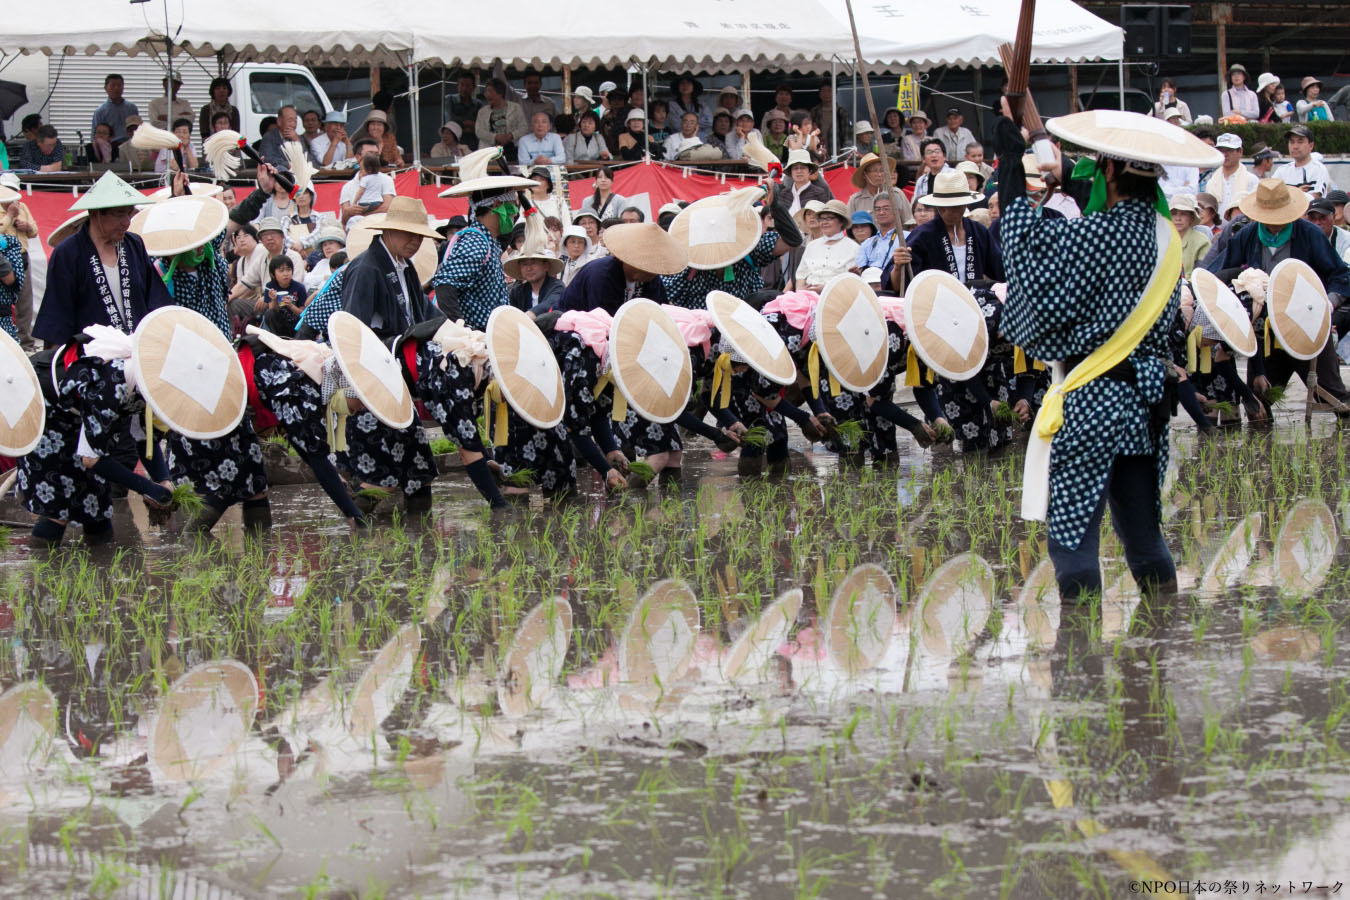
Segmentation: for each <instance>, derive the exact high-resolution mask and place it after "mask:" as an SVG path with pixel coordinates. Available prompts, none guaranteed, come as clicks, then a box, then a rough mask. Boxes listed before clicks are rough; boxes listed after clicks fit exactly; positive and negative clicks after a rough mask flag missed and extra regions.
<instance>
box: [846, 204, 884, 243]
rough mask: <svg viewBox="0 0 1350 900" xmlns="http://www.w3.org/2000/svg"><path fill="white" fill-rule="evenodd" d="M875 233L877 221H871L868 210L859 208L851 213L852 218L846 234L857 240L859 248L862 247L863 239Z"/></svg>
mask: <svg viewBox="0 0 1350 900" xmlns="http://www.w3.org/2000/svg"><path fill="white" fill-rule="evenodd" d="M876 233H877V223H876V222H874V221H872V214H871V213H870V212H866V211H864V210H861V209H860V210H858V211H857V212H855V213H854V214H853V219H852V221H851V222H850V223H849V226H848V236H849V237H851V238H853V240H854V241H856V242H857V244H858V248H859V249H862V244H863V242H864V241H866V240H867V239H868V238H872V237H875V236H876Z"/></svg>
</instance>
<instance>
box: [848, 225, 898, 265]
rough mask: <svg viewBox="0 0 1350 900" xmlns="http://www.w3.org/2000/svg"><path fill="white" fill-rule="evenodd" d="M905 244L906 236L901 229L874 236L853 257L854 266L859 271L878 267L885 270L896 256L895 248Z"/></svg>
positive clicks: (864, 242) (893, 229)
mask: <svg viewBox="0 0 1350 900" xmlns="http://www.w3.org/2000/svg"><path fill="white" fill-rule="evenodd" d="M904 242H905V236H904V235H903V234H902V233H901V232H900V229H899V228H892V229H891V230H890V231H889V232H887V233H886V234H874V235H872V236H871V237H870V238H868V239H867V240H865V241H863V242H862V246H860V247H859V248H858V253H857V255H856V256H854V257H853V265H855V266H856V267H858V268H859V269H867V268H870V267H872V266H876V267H877V268H878V269H884V268H885V267H886V262H887V260H889V259H890V258H891V257H892V256H894V255H895V248H896V247H899V246H901V245H902V244H904Z"/></svg>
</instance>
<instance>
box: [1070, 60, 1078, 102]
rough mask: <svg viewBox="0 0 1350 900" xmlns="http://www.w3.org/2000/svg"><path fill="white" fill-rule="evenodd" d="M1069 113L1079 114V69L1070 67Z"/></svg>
mask: <svg viewBox="0 0 1350 900" xmlns="http://www.w3.org/2000/svg"><path fill="white" fill-rule="evenodd" d="M1069 112H1071V113H1076V112H1078V67H1077V66H1069Z"/></svg>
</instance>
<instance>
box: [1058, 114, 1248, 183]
mask: <svg viewBox="0 0 1350 900" xmlns="http://www.w3.org/2000/svg"><path fill="white" fill-rule="evenodd" d="M1045 127H1046V130H1047V131H1049V132H1050V133H1051V134H1053V135H1055V136H1056V137H1058V138H1061V139H1062V140H1065V141H1069V142H1070V143H1073V144H1076V145H1078V146H1080V147H1086V148H1087V149H1089V150H1096V151H1097V152H1099V153H1105V154H1107V155H1108V156H1112V157H1116V158H1119V159H1127V160H1135V161H1137V162H1147V163H1159V164H1162V165H1169V166H1197V167H1199V168H1201V169H1213V168H1217V167H1218V166H1221V165H1223V154H1222V153H1220V152H1219V151H1218V150H1216V149H1215V148H1213V147H1211V146H1210V145H1209V144H1206V143H1205V142H1204V141H1202V140H1200V139H1199V138H1198V137H1196V136H1195V135H1193V134H1191V133H1190V132H1189V131H1186V130H1185V129H1184V128H1179V127H1177V126H1176V125H1171V124H1169V123H1167V122H1164V121H1162V120H1161V119H1155V118H1153V117H1152V116H1145V115H1142V114H1141V113H1132V112H1124V111H1122V110H1117V109H1093V110H1088V111H1087V112H1080V113H1073V114H1071V115H1067V116H1056V117H1055V118H1053V119H1051V120H1050V121H1048V122H1046V123H1045Z"/></svg>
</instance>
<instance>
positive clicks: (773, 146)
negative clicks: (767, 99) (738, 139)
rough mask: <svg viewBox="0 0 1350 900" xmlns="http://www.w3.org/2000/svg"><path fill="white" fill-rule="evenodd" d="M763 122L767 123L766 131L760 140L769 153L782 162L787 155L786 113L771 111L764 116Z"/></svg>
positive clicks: (777, 110) (776, 110)
mask: <svg viewBox="0 0 1350 900" xmlns="http://www.w3.org/2000/svg"><path fill="white" fill-rule="evenodd" d="M764 121H765V122H767V123H768V125H767V126H766V128H767V130H766V131H765V132H764V134H763V136H762V138H761V140H763V141H764V146H765V147H767V148H769V151H770V152H771V153H773V154H774V155H775V156H777V157H778V161H779V162H782V161H783V160H785V159H787V154H788V145H787V144H788V116H787V113H785V112H783V111H782V110H779V109H771V110H769V111H768V112H767V113H765V114H764Z"/></svg>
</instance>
